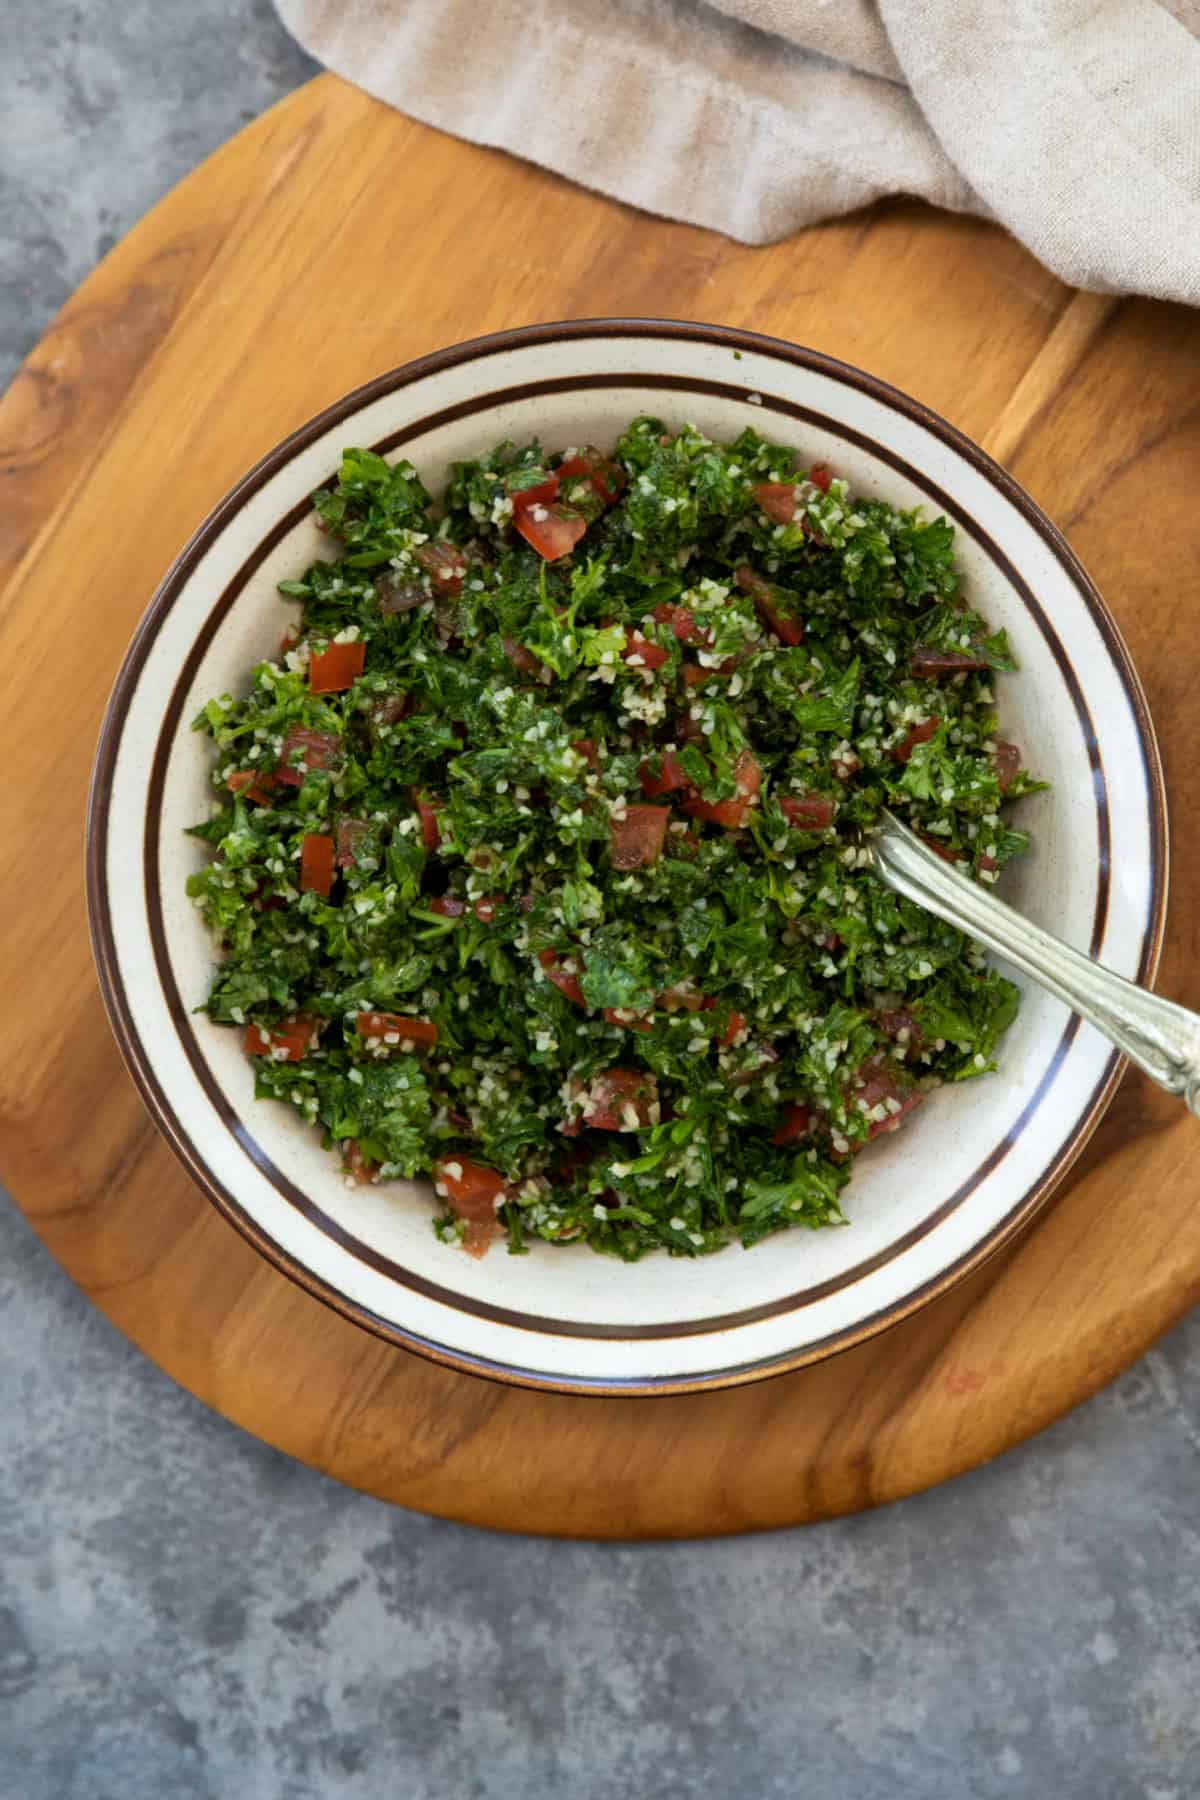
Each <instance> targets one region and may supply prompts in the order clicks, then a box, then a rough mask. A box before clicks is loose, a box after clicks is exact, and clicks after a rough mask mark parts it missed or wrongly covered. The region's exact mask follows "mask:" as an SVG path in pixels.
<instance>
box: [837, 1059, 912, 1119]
mask: <svg viewBox="0 0 1200 1800" xmlns="http://www.w3.org/2000/svg"><path fill="white" fill-rule="evenodd" d="M852 1098H853V1102H854V1104H856V1105H858V1106H859V1107H860V1108H861V1110H862V1111H863V1112H865V1113H867V1114H868V1115H869V1114H871V1113H872V1112H874V1111H875V1109H876V1108H877V1107H882V1109H883V1116H882V1117H881V1118H878V1119H871V1120H870V1123H869V1124H868V1126H867V1137H868V1138H874V1137H878V1136H879V1134H880V1133H881V1132H883V1131H898V1130H899V1129H900V1121H901V1119H903V1118H904V1117H905V1116H906V1115H907V1114H908V1113H910V1112H911V1111H912V1109H913V1107H914V1106H919V1105H920V1103H921V1101H922V1100H923V1099H924V1095H923V1094H922V1092H921V1090H920V1088H915V1087H911V1086H910V1085H909V1083H908V1082H907V1081H906V1080H904V1078H903V1077H902V1075H901V1072H900V1071H899V1070H898V1069H897V1068H895V1066H894V1065H892V1064H890V1063H889V1062H888V1059H887V1058H885V1057H882V1056H873V1057H870V1058H869V1059H868V1060H867V1061H866V1062H865V1063H864V1064H863V1065H862V1067H861V1068H860V1069H859V1071H858V1074H857V1076H856V1077H855V1087H854V1093H853V1096H852Z"/></svg>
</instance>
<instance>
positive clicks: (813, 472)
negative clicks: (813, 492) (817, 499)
mask: <svg viewBox="0 0 1200 1800" xmlns="http://www.w3.org/2000/svg"><path fill="white" fill-rule="evenodd" d="M808 479H809V480H810V481H811V482H812V484H813V486H814V487H819V488H820V490H821V492H822V493H823V494H827V493H828V492H829V484H830V482H831V481H832V480H833V470H832V469H831V468H830V467H829V464H828V463H827V462H815V463H814V464H813V466H812V468H811V469H810V470H809V471H808Z"/></svg>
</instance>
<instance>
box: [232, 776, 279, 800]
mask: <svg viewBox="0 0 1200 1800" xmlns="http://www.w3.org/2000/svg"><path fill="white" fill-rule="evenodd" d="M274 785H275V777H274V776H273V775H264V774H263V773H262V771H261V770H259V769H235V770H234V772H233V774H232V775H231V776H230V777H229V779H228V780H227V781H226V783H225V786H226V787H227V788H228V789H229V791H230V793H231V794H240V795H241V796H242V798H243V800H253V801H254V803H255V805H256V806H270V805H271V801H272V795H271V789H272V788H273V787H274Z"/></svg>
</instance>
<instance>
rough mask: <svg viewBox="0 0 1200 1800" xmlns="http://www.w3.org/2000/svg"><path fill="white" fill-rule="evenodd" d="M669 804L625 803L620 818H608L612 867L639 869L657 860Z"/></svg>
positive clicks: (664, 832)
mask: <svg viewBox="0 0 1200 1800" xmlns="http://www.w3.org/2000/svg"><path fill="white" fill-rule="evenodd" d="M670 817H671V812H670V808H669V807H666V806H627V807H626V808H625V811H624V813H623V815H622V816H621V817H620V818H619V819H612V820H610V822H609V845H610V850H611V854H612V866H613V868H614V869H641V868H644V867H645V866H646V865H647V864H648V863H653V862H657V861H658V859H659V857H660V856H661V855H662V847H663V839H664V838H665V837H666V835H667V825H668V823H669V821H670Z"/></svg>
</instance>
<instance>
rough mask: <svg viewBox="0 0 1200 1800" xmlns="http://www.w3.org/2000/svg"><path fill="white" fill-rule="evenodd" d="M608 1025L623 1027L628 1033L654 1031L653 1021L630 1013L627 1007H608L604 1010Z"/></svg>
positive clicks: (605, 1020)
mask: <svg viewBox="0 0 1200 1800" xmlns="http://www.w3.org/2000/svg"><path fill="white" fill-rule="evenodd" d="M604 1023H605V1024H606V1025H622V1026H624V1028H625V1030H626V1031H653V1030H654V1021H653V1019H647V1018H646V1017H644V1015H643V1014H641V1013H635V1012H630V1010H629V1008H628V1007H626V1006H606V1007H605V1008H604Z"/></svg>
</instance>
